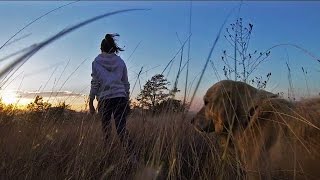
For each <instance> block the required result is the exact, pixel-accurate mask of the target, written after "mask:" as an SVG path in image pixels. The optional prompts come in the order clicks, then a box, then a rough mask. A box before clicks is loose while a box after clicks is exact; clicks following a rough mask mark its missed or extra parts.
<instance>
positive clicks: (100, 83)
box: [89, 34, 132, 151]
mask: <svg viewBox="0 0 320 180" xmlns="http://www.w3.org/2000/svg"><path fill="white" fill-rule="evenodd" d="M116 36H119V35H118V34H106V35H105V38H104V39H103V40H102V41H101V47H100V49H101V53H100V54H99V55H98V56H97V57H96V58H95V59H94V61H93V62H92V74H91V76H92V80H91V89H90V95H89V109H90V113H91V114H94V113H95V112H96V109H95V107H94V105H93V101H94V100H95V98H96V99H97V101H98V106H97V109H98V114H99V115H100V117H101V121H102V129H103V132H104V138H105V141H106V142H107V141H108V138H109V136H110V133H111V130H112V127H111V116H112V114H113V117H114V120H115V125H116V130H117V134H118V136H119V138H120V141H121V142H122V143H125V144H126V145H127V147H128V148H129V149H128V150H129V151H131V150H132V142H131V140H130V139H129V133H128V131H127V129H126V121H127V119H126V118H127V115H128V111H129V108H130V107H129V104H128V103H129V96H130V92H129V90H130V83H129V82H128V73H127V67H126V64H125V62H124V61H123V60H122V59H121V57H120V56H118V53H119V52H120V51H123V49H122V48H120V47H119V46H118V45H117V43H116V42H115V37H116Z"/></svg>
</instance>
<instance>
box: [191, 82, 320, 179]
mask: <svg viewBox="0 0 320 180" xmlns="http://www.w3.org/2000/svg"><path fill="white" fill-rule="evenodd" d="M192 124H193V125H194V126H195V127H196V129H198V130H200V131H205V132H213V131H214V132H215V133H216V134H217V135H218V137H219V138H220V139H221V142H224V144H222V146H223V147H224V148H226V149H227V148H228V149H230V148H233V149H234V151H235V152H236V153H235V154H237V155H238V157H239V160H240V163H241V168H242V169H243V170H244V171H245V174H246V177H244V179H320V128H319V127H320V98H313V99H309V100H301V101H298V102H289V101H287V100H285V99H281V98H279V97H278V96H277V95H275V94H272V93H270V92H267V91H264V90H258V89H256V88H254V87H252V86H250V85H248V84H246V83H243V82H236V81H231V80H223V81H220V82H218V83H216V84H214V85H213V86H212V87H211V88H209V89H208V91H207V93H206V95H205V96H204V107H203V108H202V109H201V110H200V111H199V112H198V113H197V115H196V116H195V117H194V118H193V119H192Z"/></svg>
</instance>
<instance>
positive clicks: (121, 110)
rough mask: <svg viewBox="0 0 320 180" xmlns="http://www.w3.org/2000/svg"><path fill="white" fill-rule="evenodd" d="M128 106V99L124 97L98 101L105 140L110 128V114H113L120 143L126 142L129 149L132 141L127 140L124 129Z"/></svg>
mask: <svg viewBox="0 0 320 180" xmlns="http://www.w3.org/2000/svg"><path fill="white" fill-rule="evenodd" d="M129 108H130V107H129V104H128V99H127V98H124V97H116V98H111V99H104V100H101V101H99V102H98V112H99V115H100V116H101V120H102V129H103V131H104V136H105V140H106V141H107V139H108V137H109V136H110V133H111V130H112V127H111V115H112V114H113V117H114V121H115V125H116V129H117V134H118V135H119V138H120V141H121V142H122V143H126V144H127V143H128V144H127V145H129V149H131V148H132V147H131V146H132V143H131V140H129V133H128V132H127V129H126V123H127V119H126V118H127V115H128V112H129Z"/></svg>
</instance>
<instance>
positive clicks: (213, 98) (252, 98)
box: [192, 80, 277, 134]
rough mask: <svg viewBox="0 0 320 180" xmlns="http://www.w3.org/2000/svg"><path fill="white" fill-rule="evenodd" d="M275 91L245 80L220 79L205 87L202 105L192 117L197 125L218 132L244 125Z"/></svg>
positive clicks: (197, 127)
mask: <svg viewBox="0 0 320 180" xmlns="http://www.w3.org/2000/svg"><path fill="white" fill-rule="evenodd" d="M273 97H277V95H275V94H272V93H270V92H267V91H264V90H258V89H256V88H254V87H252V86H250V85H248V84H246V83H243V82H237V81H231V80H223V81H220V82H218V83H216V84H214V85H213V86H212V87H211V88H209V89H208V91H207V93H206V95H205V96H204V98H203V100H204V106H203V107H202V109H201V110H200V111H199V112H198V113H197V115H196V116H195V117H194V118H193V119H192V124H193V125H194V126H195V127H196V129H198V130H200V131H205V132H212V131H215V132H216V133H217V134H221V133H228V132H229V130H231V131H233V130H234V129H235V128H238V127H245V126H246V125H247V124H248V123H249V121H250V117H251V116H252V115H253V114H254V112H255V109H256V108H257V106H258V105H259V103H260V102H261V101H262V100H264V99H267V98H273Z"/></svg>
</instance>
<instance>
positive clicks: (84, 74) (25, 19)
mask: <svg viewBox="0 0 320 180" xmlns="http://www.w3.org/2000/svg"><path fill="white" fill-rule="evenodd" d="M70 2H71V1H43V2H42V1H34V2H31V1H30V2H27V1H15V2H10V1H8V2H6V1H0V22H1V28H0V45H2V44H4V43H5V42H6V41H7V40H8V39H9V38H10V37H11V36H12V35H13V34H15V33H16V32H17V31H18V30H19V29H21V28H22V27H23V26H25V25H26V24H28V23H29V22H31V21H33V20H34V19H36V18H38V17H39V16H41V15H43V14H45V13H47V12H49V11H50V10H52V9H54V8H57V7H59V6H61V5H64V4H67V3H70ZM240 4H241V3H240V1H203V2H201V1H193V2H192V3H191V2H190V1H174V2H167V1H139V2H135V1H127V2H126V1H119V2H112V1H94V2H91V1H80V2H76V3H73V4H70V5H68V6H66V7H63V8H61V9H59V10H57V11H54V12H52V13H50V14H48V15H47V16H45V17H43V18H41V19H40V20H38V21H36V22H35V23H33V24H32V25H31V26H29V27H27V28H25V29H24V30H23V31H21V32H20V33H19V34H18V35H17V36H16V37H15V38H14V39H19V38H22V39H21V40H18V41H16V42H13V43H11V44H9V45H7V46H5V47H4V48H2V49H0V59H1V58H3V57H6V56H7V55H9V54H11V53H13V52H16V51H19V50H21V49H23V48H25V47H28V46H30V45H32V44H34V43H39V42H42V41H43V40H46V39H48V38H49V37H51V36H53V35H55V34H56V33H58V32H60V31H61V30H63V29H64V28H66V27H70V26H72V25H74V24H77V23H79V22H81V21H84V20H86V19H88V18H91V17H94V16H97V15H100V14H104V13H107V12H111V11H115V10H121V9H128V8H146V9H150V10H148V11H135V12H127V13H122V14H117V15H114V16H110V17H107V18H104V19H101V20H99V21H96V22H94V23H91V24H89V25H87V26H85V27H83V28H80V29H77V30H76V31H74V32H72V33H70V34H68V35H66V36H64V37H62V38H60V39H59V40H57V41H55V42H54V43H52V44H50V45H48V46H47V47H45V48H44V49H42V50H40V51H39V52H38V53H36V54H35V55H34V56H33V57H32V58H30V59H29V60H28V61H27V62H26V63H25V64H24V65H23V66H22V67H21V68H20V69H19V70H18V71H17V72H16V73H15V74H14V75H13V76H12V78H11V79H10V80H9V81H8V82H7V83H6V84H4V85H2V87H1V93H2V96H3V98H5V97H6V98H7V100H8V101H10V97H11V96H17V95H18V97H22V98H21V101H20V102H22V101H24V102H25V103H27V102H28V101H27V100H26V99H29V100H31V99H32V98H33V97H34V96H35V95H36V94H40V95H43V96H45V97H54V98H50V99H51V100H53V99H54V100H57V99H58V100H61V101H64V100H66V101H67V102H68V103H71V104H73V105H74V106H75V107H76V106H77V108H80V107H84V105H83V104H84V103H85V99H86V95H87V94H88V93H89V90H90V80H91V76H90V74H91V63H92V61H93V60H94V58H95V57H96V56H97V55H98V54H99V53H100V42H101V40H102V39H103V37H104V35H105V34H106V33H118V34H120V37H119V38H118V41H117V42H118V45H119V46H120V47H124V49H125V51H124V52H121V53H120V54H119V55H120V56H121V57H122V59H124V61H125V62H126V64H127V67H128V71H129V80H130V83H131V88H132V89H133V93H132V97H135V96H136V95H137V94H138V93H139V91H140V86H139V84H137V85H136V86H135V87H134V83H135V82H136V80H137V73H138V72H139V70H140V69H141V67H143V72H144V73H143V74H142V75H141V79H140V80H141V85H143V84H144V83H145V82H146V80H148V79H150V78H151V77H152V76H153V75H155V74H157V73H161V72H162V71H163V69H164V68H165V66H166V65H167V64H168V62H169V61H170V60H171V59H173V57H174V56H175V54H176V53H177V52H178V50H179V49H180V48H181V44H180V41H182V42H184V41H186V40H187V38H188V37H189V36H190V33H189V25H190V23H189V22H190V21H189V19H190V9H191V36H190V52H189V57H190V64H189V67H190V69H189V89H190V91H189V93H188V94H189V96H188V99H189V100H190V97H191V95H192V93H193V90H194V88H195V87H194V86H195V84H196V82H197V80H198V78H199V73H200V72H201V71H202V69H203V67H204V64H205V61H206V59H207V57H208V55H209V52H210V49H211V47H212V46H213V43H214V41H215V39H216V37H217V35H218V32H219V29H220V27H221V26H222V24H223V22H224V21H225V20H226V18H227V16H228V13H229V12H231V15H230V16H229V18H228V19H227V21H226V25H225V27H224V28H223V31H222V34H221V36H220V38H219V40H218V42H217V44H216V46H215V48H214V50H213V53H212V56H211V58H210V59H211V60H212V62H214V65H215V68H216V69H217V71H218V75H217V74H216V73H215V72H214V70H213V68H212V66H211V65H209V66H208V67H207V69H206V71H205V74H204V76H203V78H202V81H201V83H200V86H199V90H198V91H197V93H196V98H195V101H194V103H193V109H197V108H198V107H199V106H200V105H201V104H202V96H203V95H204V94H205V92H206V90H207V89H208V88H209V87H210V86H211V85H213V84H214V83H216V82H218V81H219V80H222V79H225V77H224V75H223V71H222V69H223V66H224V64H223V62H222V61H221V56H222V55H223V53H222V52H223V51H224V50H227V52H230V53H231V52H233V47H232V46H230V44H229V43H228V42H227V41H226V39H225V38H224V37H223V35H225V34H226V31H225V28H226V27H229V24H230V23H233V22H235V20H236V19H237V18H238V17H241V18H242V19H243V22H244V23H245V24H249V23H251V24H253V31H252V35H251V40H250V46H249V51H250V52H253V51H254V50H258V52H260V51H265V50H267V49H268V48H270V47H272V46H274V45H278V44H295V45H297V46H299V47H301V48H303V49H305V50H307V52H305V51H303V50H301V49H298V48H294V47H292V46H279V47H276V48H273V49H271V54H270V56H269V57H268V59H267V60H266V62H265V63H263V64H261V65H260V66H259V67H258V68H257V71H256V74H254V75H257V76H258V75H263V76H264V75H266V74H267V73H269V72H271V73H272V75H271V78H270V80H269V82H268V85H267V90H268V91H271V92H274V93H278V92H284V93H287V89H288V87H289V83H288V69H287V66H286V62H289V64H290V68H291V75H292V83H293V86H294V90H295V94H296V95H297V96H301V97H307V96H312V95H317V94H319V92H320V81H319V77H320V76H319V75H320V63H319V62H317V61H316V60H315V59H314V58H311V57H310V56H309V55H308V53H311V54H312V55H313V56H314V57H320V46H319V42H320V36H319V32H320V18H319V17H320V11H319V8H320V2H317V1H310V2H305V1H301V2H298V1H283V2H278V1H265V2H260V1H259V2H258V1H244V2H243V3H242V4H241V6H240ZM239 7H241V8H239ZM178 37H179V39H180V41H179V39H178ZM187 44H188V43H187ZM187 54H188V48H187V45H186V46H185V48H184V54H183V63H185V62H186V61H187ZM231 54H232V53H231ZM15 57H17V56H15ZM15 57H12V58H10V59H7V60H5V61H0V69H1V68H2V67H4V66H5V65H6V64H8V63H9V62H11V61H12V60H13V59H14V58H15ZM129 57H130V58H129ZM179 61H180V54H179V55H178V56H176V58H175V59H174V60H173V64H172V66H171V68H168V69H167V70H166V71H165V72H164V75H165V76H166V77H167V79H168V80H169V81H170V82H171V84H174V79H175V77H176V74H177V72H178V66H179ZM302 67H303V68H304V70H306V71H307V72H308V73H307V74H304V73H303V72H302ZM169 70H170V71H169ZM145 71H147V72H145ZM185 75H186V69H184V70H183V71H182V73H181V77H180V79H179V84H178V88H179V89H180V90H181V92H180V93H179V94H178V95H177V96H178V98H181V97H182V95H183V91H184V82H185ZM2 80H3V79H2ZM2 80H1V81H2ZM132 89H131V90H132ZM22 99H23V100H22ZM11 100H12V98H11Z"/></svg>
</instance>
